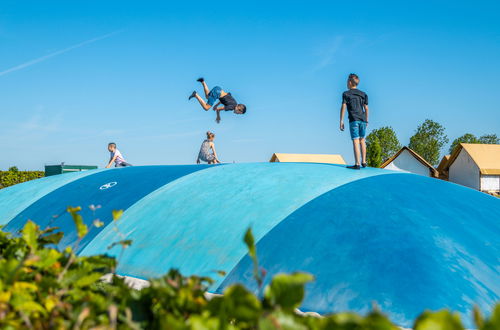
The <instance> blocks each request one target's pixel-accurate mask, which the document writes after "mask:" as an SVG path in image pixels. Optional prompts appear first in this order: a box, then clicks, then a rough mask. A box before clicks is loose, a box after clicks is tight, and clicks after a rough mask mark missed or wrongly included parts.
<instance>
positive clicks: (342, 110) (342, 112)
mask: <svg viewBox="0 0 500 330" xmlns="http://www.w3.org/2000/svg"><path fill="white" fill-rule="evenodd" d="M345 108H346V105H345V103H342V106H341V107H340V130H341V131H343V130H344V114H345Z"/></svg>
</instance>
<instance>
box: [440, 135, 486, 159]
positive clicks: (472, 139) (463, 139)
mask: <svg viewBox="0 0 500 330" xmlns="http://www.w3.org/2000/svg"><path fill="white" fill-rule="evenodd" d="M460 143H480V142H479V140H478V138H477V137H476V136H475V135H474V134H470V133H465V134H464V135H462V136H459V137H457V138H456V139H455V140H453V142H452V143H451V146H450V150H448V151H449V152H450V154H451V153H452V152H453V150H455V148H456V147H457V146H458V145H459V144H460Z"/></svg>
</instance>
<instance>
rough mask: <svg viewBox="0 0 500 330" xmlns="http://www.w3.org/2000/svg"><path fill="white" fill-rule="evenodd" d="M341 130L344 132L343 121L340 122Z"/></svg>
mask: <svg viewBox="0 0 500 330" xmlns="http://www.w3.org/2000/svg"><path fill="white" fill-rule="evenodd" d="M340 130H341V131H344V122H343V121H341V122H340Z"/></svg>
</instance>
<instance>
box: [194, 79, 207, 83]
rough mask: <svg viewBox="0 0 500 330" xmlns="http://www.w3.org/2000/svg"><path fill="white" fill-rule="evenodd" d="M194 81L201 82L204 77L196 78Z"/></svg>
mask: <svg viewBox="0 0 500 330" xmlns="http://www.w3.org/2000/svg"><path fill="white" fill-rule="evenodd" d="M196 81H197V82H201V83H202V82H204V81H205V78H198V79H196Z"/></svg>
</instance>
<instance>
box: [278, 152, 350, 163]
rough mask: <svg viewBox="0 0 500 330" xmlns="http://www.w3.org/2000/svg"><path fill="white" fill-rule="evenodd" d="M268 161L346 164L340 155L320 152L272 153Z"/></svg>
mask: <svg viewBox="0 0 500 330" xmlns="http://www.w3.org/2000/svg"><path fill="white" fill-rule="evenodd" d="M270 162H272V163H274V162H281V163H325V164H341V165H344V164H346V162H345V160H344V158H343V157H342V156H341V155H322V154H282V153H274V154H273V156H272V157H271V160H270Z"/></svg>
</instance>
